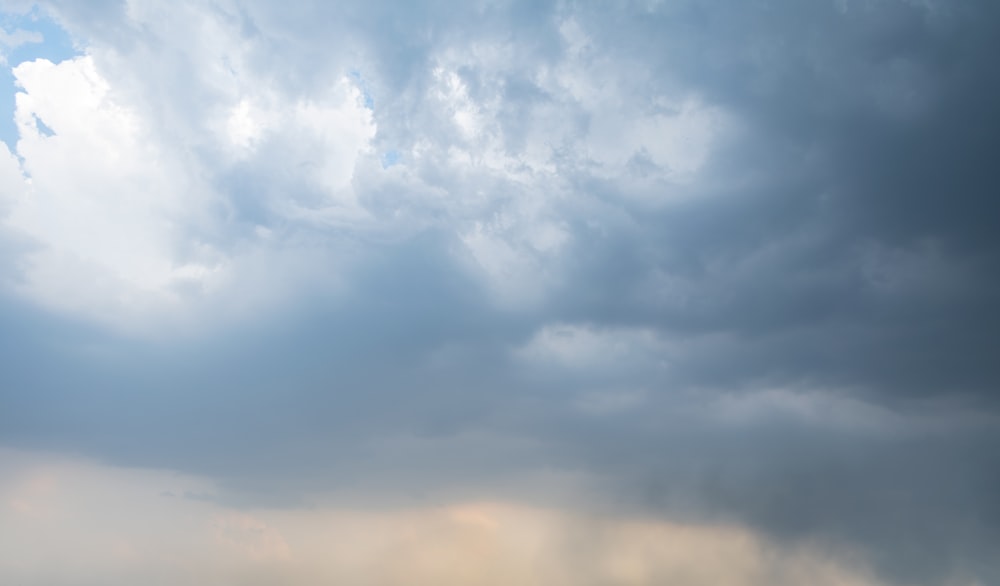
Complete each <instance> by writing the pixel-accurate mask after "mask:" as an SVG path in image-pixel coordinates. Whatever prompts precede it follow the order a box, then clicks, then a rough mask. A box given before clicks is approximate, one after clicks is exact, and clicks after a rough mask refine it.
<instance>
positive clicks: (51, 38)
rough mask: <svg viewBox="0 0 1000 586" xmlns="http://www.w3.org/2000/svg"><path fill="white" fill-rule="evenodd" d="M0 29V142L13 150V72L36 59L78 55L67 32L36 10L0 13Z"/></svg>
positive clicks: (38, 9)
mask: <svg viewBox="0 0 1000 586" xmlns="http://www.w3.org/2000/svg"><path fill="white" fill-rule="evenodd" d="M0 29H2V32H3V34H2V35H0V54H2V55H3V57H4V58H5V60H6V63H5V64H4V66H3V67H2V70H0V140H2V141H3V142H5V143H6V144H7V146H8V147H9V148H10V149H11V150H13V149H14V146H15V144H16V143H17V139H18V135H17V127H16V125H15V124H14V95H15V94H16V93H17V91H18V88H17V86H16V85H15V82H14V74H13V68H14V67H17V66H18V65H19V64H21V63H23V62H25V61H33V60H35V59H48V60H49V61H52V62H53V63H58V62H60V61H63V60H65V59H69V58H71V57H74V56H76V55H79V54H80V51H79V50H78V49H77V48H76V46H74V44H73V40H72V39H71V38H70V36H69V34H68V33H67V32H66V30H65V29H63V28H62V27H61V26H59V24H58V23H56V22H55V21H54V20H53V19H52V18H51V17H50V16H49V15H48V14H46V13H45V12H44V11H43V10H41V9H40V8H39V7H38V6H35V7H34V8H32V9H31V10H30V11H29V12H27V13H21V14H17V13H0ZM31 33H34V34H31ZM10 45H14V46H10Z"/></svg>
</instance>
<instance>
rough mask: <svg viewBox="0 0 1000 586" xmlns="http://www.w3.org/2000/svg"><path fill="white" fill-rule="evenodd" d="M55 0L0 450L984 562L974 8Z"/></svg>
mask: <svg viewBox="0 0 1000 586" xmlns="http://www.w3.org/2000/svg"><path fill="white" fill-rule="evenodd" d="M5 6H6V5H5ZM41 6H42V7H43V9H44V11H45V13H46V14H48V15H50V17H51V18H52V19H54V20H55V21H56V22H58V23H59V24H60V25H61V26H62V27H64V28H65V29H66V31H68V32H69V34H70V35H71V36H72V37H73V38H74V39H75V40H76V43H77V45H78V46H79V47H80V54H79V55H78V56H76V57H73V58H70V59H65V60H61V61H58V62H53V61H49V60H45V59H39V60H28V61H24V62H21V63H12V64H11V65H12V67H13V68H12V73H13V75H14V78H15V80H16V83H17V87H18V91H19V93H18V94H17V98H16V104H15V111H14V113H13V116H14V120H15V121H16V124H17V132H18V140H17V143H16V145H15V146H14V148H13V149H12V150H11V151H4V150H0V197H2V200H0V214H2V218H3V219H2V222H3V224H2V227H0V263H2V265H0V266H2V267H3V271H2V273H0V284H2V287H3V289H2V291H0V319H2V324H3V326H2V327H0V348H3V349H4V364H3V368H2V369H0V389H2V391H0V401H2V407H3V408H2V409H0V444H2V445H6V446H18V447H23V448H29V449H40V448H44V449H51V450H57V451H70V452H73V453H83V454H86V455H88V456H91V457H95V458H99V459H102V460H104V461H107V462H111V463H114V464H118V465H129V466H141V467H148V468H162V469H171V470H177V471H181V472H183V473H186V474H193V475H198V476H202V477H206V478H211V479H213V481H214V482H216V483H217V484H218V487H219V493H218V497H217V498H219V499H221V501H223V502H225V503H227V504H228V505H229V506H234V507H236V506H261V505H262V504H265V503H266V504H267V505H269V506H277V505H281V506H291V507H293V506H296V505H301V504H303V503H308V502H311V500H312V499H316V498H321V497H320V496H318V495H323V494H327V493H330V492H334V491H340V490H345V489H346V488H355V489H358V490H361V491H367V492H370V493H371V494H380V495H383V496H384V497H385V498H386V499H387V500H388V501H393V502H397V501H399V499H403V500H407V499H411V500H412V499H416V501H413V502H421V500H420V499H455V500H460V501H465V502H470V501H473V502H474V501H482V500H484V499H485V500H497V501H502V502H507V501H510V500H518V501H521V502H526V503H534V504H537V505H538V506H543V505H545V504H551V503H552V502H553V501H554V500H555V501H558V500H559V498H560V495H561V494H563V493H564V491H565V490H566V489H565V486H564V485H562V484H559V483H556V484H555V485H553V484H551V483H547V482H542V481H540V480H539V476H540V475H542V476H544V475H545V474H546V473H551V472H553V471H555V472H556V473H557V475H563V474H565V475H568V476H571V477H574V478H578V479H581V480H580V481H579V482H580V483H581V484H583V485H587V486H592V487H593V488H591V489H588V492H587V494H588V496H587V498H585V499H581V500H582V502H581V503H579V504H578V506H579V507H580V508H581V509H587V508H590V507H593V508H599V507H611V508H614V509H615V510H616V511H618V512H619V513H620V514H628V515H642V516H646V517H647V518H649V519H657V520H658V521H655V522H661V520H667V521H663V522H679V520H683V521H684V522H691V523H696V522H697V523H720V524H723V525H726V526H734V527H747V528H748V530H749V531H752V532H754V535H759V536H761V537H760V538H761V539H766V540H775V541H776V542H779V543H792V542H795V541H798V540H813V539H815V540H818V541H820V542H823V543H827V542H829V543H834V544H840V545H841V546H843V545H844V544H851V545H852V546H855V547H858V548H859V549H860V550H861V551H862V552H863V553H864V555H865V556H866V557H867V559H869V560H870V561H871V563H872V564H873V565H874V567H875V568H876V570H877V571H878V572H879V576H880V578H879V579H884V580H889V581H898V582H899V583H927V584H950V583H951V582H950V581H952V580H960V581H966V582H969V581H971V582H972V583H975V581H976V580H978V581H980V582H982V583H990V582H991V581H995V580H997V579H1000V578H998V577H997V568H996V566H995V565H994V563H993V562H992V561H991V560H993V559H996V558H997V557H998V556H1000V551H998V547H1000V508H998V506H997V502H998V501H997V499H996V498H995V495H996V494H997V493H998V491H1000V473H998V472H997V471H998V470H1000V462H998V456H997V454H998V453H1000V451H998V448H1000V426H998V420H997V417H998V409H997V400H996V389H997V388H998V384H1000V369H998V368H997V366H996V364H995V362H996V361H995V360H994V356H993V355H994V354H995V352H994V351H993V350H994V349H995V348H997V347H998V346H1000V340H998V339H997V332H998V331H1000V328H998V326H1000V321H998V320H1000V312H997V310H996V307H995V305H996V301H995V300H996V299H1000V280H998V278H997V275H1000V271H998V270H997V269H998V268H1000V267H998V261H1000V246H998V244H1000V242H998V241H997V237H996V235H995V230H994V229H993V220H992V219H993V218H995V217H1000V214H998V212H1000V210H998V209H997V205H998V204H997V200H996V198H995V197H994V195H993V192H994V191H995V190H994V189H992V185H993V170H992V167H993V165H992V161H991V158H990V155H991V154H992V153H994V152H1000V145H998V144H996V143H997V141H998V138H997V137H998V136H1000V134H998V133H997V132H996V130H997V125H998V124H997V123H998V120H1000V119H998V112H1000V110H998V107H997V104H1000V101H998V98H1000V73H998V72H997V70H996V68H995V67H993V63H992V61H993V58H994V57H993V56H994V55H996V54H998V51H1000V46H998V45H1000V37H998V36H997V35H996V34H995V31H996V29H997V25H998V24H1000V14H998V9H997V8H996V7H994V6H993V4H992V3H991V2H988V1H985V0H983V1H971V2H965V3H962V4H960V5H956V4H954V3H945V2H937V1H933V0H931V1H926V2H910V1H906V0H885V1H881V2H867V1H860V0H857V1H855V0H841V1H836V2H835V1H829V2H819V3H812V4H809V5H805V4H802V3H796V2H791V1H788V2H785V1H779V2H771V3H764V4H759V3H758V4H746V5H739V6H735V5H733V4H732V3H728V2H715V1H708V2H688V1H677V2H654V1H645V2H638V1H636V2H623V3H619V4H616V5H614V6H610V5H604V4H586V3H575V2H518V1H511V2H470V3H465V4H463V5H462V6H460V7H456V6H453V5H445V4H441V3H434V2H422V3H413V4H407V5H405V6H403V5H398V6H397V5H377V4H374V3H361V2H358V3H355V2H342V3H336V4H331V3H325V2H298V3H295V5H294V6H288V5H280V4H276V3H273V2H269V1H264V0H243V1H240V2H237V1H235V0H218V1H212V2H193V1H192V2H171V3H164V2H159V1H155V0H129V1H127V2H89V3H79V2H69V1H65V2H64V1H60V0H51V1H48V2H42V3H41ZM27 8H28V6H27V5H26V4H25V5H24V6H23V7H20V5H15V4H11V5H10V6H9V7H8V8H7V9H8V10H11V11H16V10H22V9H23V10H26V9H27ZM4 34H6V35H8V36H10V35H13V34H14V33H13V32H11V31H8V32H7V33H4ZM3 38H7V37H3ZM2 148H3V147H0V149H2ZM400 487H405V488H403V489H400ZM407 502H411V501H407ZM650 522H654V521H650ZM756 538H757V537H755V539H756ZM831 547H832V546H831ZM609 580H612V579H610V578H609ZM612 582H613V580H612ZM623 583H632V582H628V581H627V580H623ZM635 583H642V582H641V581H639V582H635ZM748 583H751V582H748ZM960 583H961V582H960Z"/></svg>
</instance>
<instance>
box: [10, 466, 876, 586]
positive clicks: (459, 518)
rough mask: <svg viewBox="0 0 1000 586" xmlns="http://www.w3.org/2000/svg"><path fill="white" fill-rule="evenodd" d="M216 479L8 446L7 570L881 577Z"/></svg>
mask: <svg viewBox="0 0 1000 586" xmlns="http://www.w3.org/2000/svg"><path fill="white" fill-rule="evenodd" d="M206 490H208V491H210V490H212V488H211V483H209V482H207V481H205V480H200V479H197V478H191V477H185V476H182V475H178V474H175V473H171V472H162V471H145V470H134V469H122V468H114V467H109V466H102V465H96V464H93V463H87V462H82V461H77V460H68V459H56V458H51V457H38V456H34V455H31V454H24V453H15V452H9V451H2V450H0V582H2V583H11V584H14V583H16V584H26V585H31V584H45V585H46V586H48V585H60V584H67V585H68V584H110V585H117V584H139V583H141V584H148V585H158V584H163V585H167V584H182V583H183V584H211V585H230V584H232V585H255V584H260V585H264V584H287V585H293V586H295V585H303V586H306V585H313V584H357V585H371V586H396V585H399V586H403V585H408V586H412V585H418V586H419V585H422V584H429V585H435V586H450V585H456V586H457V585H479V584H482V585H497V586H500V585H504V586H509V585H511V584H518V585H523V586H534V585H539V586H541V585H546V586H562V585H566V586H570V585H572V586H587V585H595V586H596V585H605V584H622V585H636V586H640V585H647V584H648V585H652V584H681V585H686V586H688V585H689V586H699V585H706V586H708V585H712V586H716V585H727V586H783V585H789V586H792V585H795V586H798V585H801V584H810V585H813V586H876V585H878V584H880V583H879V582H877V581H876V580H875V579H874V578H873V577H872V576H871V574H870V573H868V572H866V571H865V570H864V569H863V565H862V564H858V563H856V560H853V561H852V560H850V559H847V558H844V557H838V556H833V555H831V554H830V553H829V552H822V551H819V550H816V549H809V548H807V547H800V548H795V549H789V548H782V547H778V546H776V545H774V544H769V543H768V542H767V541H766V540H764V539H762V538H760V537H759V536H757V535H755V534H754V533H753V532H751V531H749V530H748V529H746V528H741V527H737V526H728V525H693V524H679V523H669V522H665V521H662V520H654V519H635V518H624V517H615V516H610V515H607V514H603V515H596V514H592V513H588V512H585V511H577V510H556V509H553V508H540V507H535V506H529V505H526V504H521V503H513V502H467V503H455V504H449V505H443V506H433V507H424V508H383V509H373V508H364V509H361V508H349V507H343V506H330V507H324V508H319V509H309V510H304V509H283V510H279V509H269V510H237V509H234V508H229V507H225V506H222V505H219V504H216V503H212V502H208V501H205V500H198V499H191V498H182V497H179V496H177V495H184V494H185V493H188V494H199V492H200V491H206Z"/></svg>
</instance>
